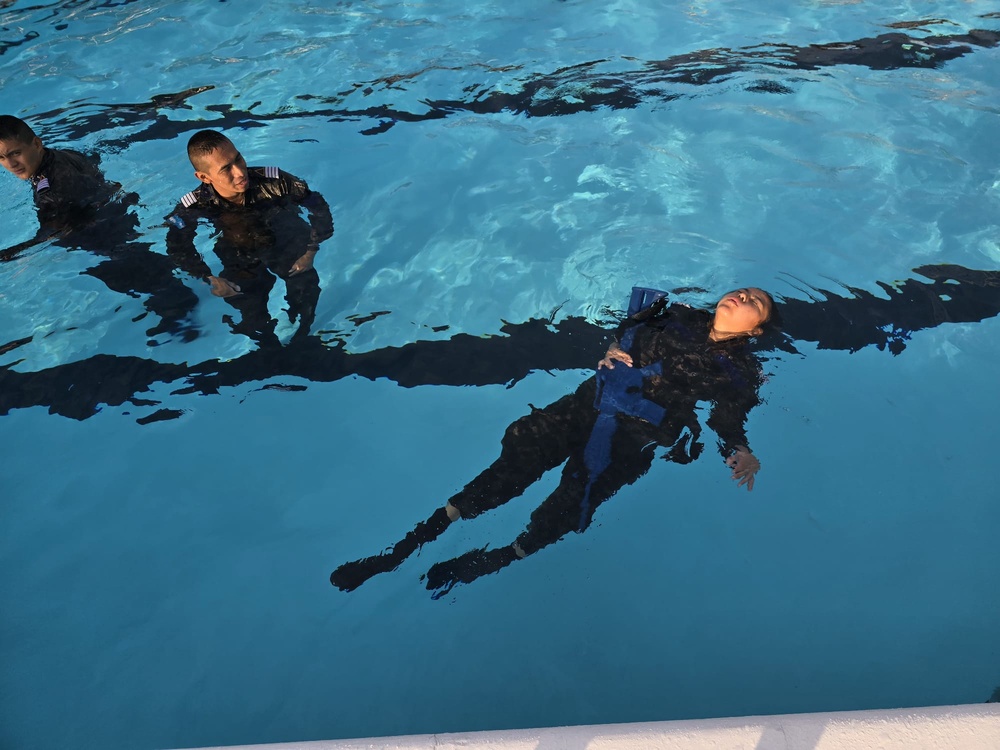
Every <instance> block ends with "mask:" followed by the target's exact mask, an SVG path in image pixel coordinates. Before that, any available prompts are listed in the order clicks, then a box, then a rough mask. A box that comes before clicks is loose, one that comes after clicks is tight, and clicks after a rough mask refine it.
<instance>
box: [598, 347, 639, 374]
mask: <svg viewBox="0 0 1000 750" xmlns="http://www.w3.org/2000/svg"><path fill="white" fill-rule="evenodd" d="M615 362H621V363H623V364H624V365H625V366H626V367H631V366H632V357H631V356H629V353H628V352H627V351H625V350H624V349H622V348H621V347H620V346H618V342H617V341H612V342H611V346H609V347H608V353H607V354H605V355H604V359H602V360H601V361H600V362H598V363H597V369H598V370H600V369H601V368H602V367H607V368H608V369H609V370H613V369H615Z"/></svg>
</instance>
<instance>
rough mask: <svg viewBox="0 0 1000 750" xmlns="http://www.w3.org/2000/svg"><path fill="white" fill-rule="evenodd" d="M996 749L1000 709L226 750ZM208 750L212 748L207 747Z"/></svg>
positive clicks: (988, 707)
mask: <svg viewBox="0 0 1000 750" xmlns="http://www.w3.org/2000/svg"><path fill="white" fill-rule="evenodd" d="M876 747H877V748H879V749H880V750H896V749H897V748H898V750H914V749H915V748H916V749H917V750H921V749H923V748H934V749H935V750H939V749H941V750H944V749H950V748H954V749H955V750H996V749H997V748H1000V703H977V704H966V705H957V706H930V707H923V708H900V709H891V710H869V711H836V712H830V713H811V714H776V715H773V716H745V717H732V718H723V719H686V720H682V721H661V722H645V723H635V724H594V725H584V726H573V727H548V728H539V729H512V730H505V731H483V732H460V733H454V734H422V735H407V736H399V737H374V738H365V739H351V740H330V741H314V742H288V743H280V744H271V745H239V746H229V747H228V748H227V750H237V748H243V749H244V750H250V748H254V749H255V750H263V749H264V748H273V749H274V750H457V749H458V748H463V750H479V749H485V748H489V749H490V750H651V749H655V750H721V749H723V748H725V749H727V750H728V749H732V750H869V749H870V748H876ZM205 750H211V749H208V748H206V749H205Z"/></svg>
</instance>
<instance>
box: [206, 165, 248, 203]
mask: <svg viewBox="0 0 1000 750" xmlns="http://www.w3.org/2000/svg"><path fill="white" fill-rule="evenodd" d="M247 172H248V178H247V180H248V182H247V189H246V190H244V191H243V202H242V203H236V202H234V201H230V200H226V199H225V198H223V197H222V196H221V195H219V194H218V193H217V192H216V191H215V186H214V185H208V184H205V185H203V186H202V187H204V188H205V190H207V191H208V200H209V202H210V203H213V204H215V205H216V206H221V207H223V208H243V207H244V206H249V205H250V204H251V203H252V202H253V200H252V198H251V195H250V190H251V188H252V187H253V186H254V180H253V178H252V176H249V175H250V170H247Z"/></svg>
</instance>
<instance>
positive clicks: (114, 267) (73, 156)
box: [0, 115, 198, 343]
mask: <svg viewBox="0 0 1000 750" xmlns="http://www.w3.org/2000/svg"><path fill="white" fill-rule="evenodd" d="M0 165H2V166H3V167H4V169H6V170H7V171H8V172H10V173H11V174H12V175H14V176H15V177H17V178H18V179H20V180H24V181H25V182H27V183H29V184H30V185H31V193H32V198H33V199H34V202H35V208H36V210H37V212H38V224H39V228H38V232H37V233H36V235H35V237H34V238H33V239H31V240H27V241H25V242H21V243H19V244H17V245H14V246H12V247H8V248H4V249H2V250H0V260H4V261H9V260H14V259H15V258H16V257H17V256H18V255H19V254H20V253H22V252H23V251H24V250H27V249H28V248H30V247H33V246H35V245H40V244H42V243H43V242H45V241H48V240H51V241H52V242H53V244H56V245H60V246H62V247H65V248H67V249H69V250H76V249H83V250H86V251H88V252H91V253H94V254H96V255H101V256H104V257H105V258H106V260H104V261H102V262H101V263H99V264H98V265H96V266H94V267H92V268H89V269H87V270H86V271H85V272H84V273H86V274H88V275H90V276H93V277H95V278H97V279H100V280H101V281H102V282H104V284H105V285H106V286H107V287H108V288H109V289H111V290H113V291H116V292H122V293H124V294H128V295H130V296H135V293H136V292H138V293H142V294H148V295H149V297H148V299H147V300H146V302H145V306H146V308H147V309H149V310H150V311H151V312H153V313H154V314H156V315H158V316H159V317H160V318H161V319H162V322H161V323H160V325H158V326H156V327H154V328H151V329H149V330H148V331H147V332H146V333H147V334H148V335H150V336H153V335H156V334H158V333H162V332H169V333H171V334H179V335H180V336H181V337H182V338H184V339H185V340H190V339H192V338H195V337H196V336H197V331H195V330H194V329H193V328H192V327H191V325H190V324H189V323H188V322H186V321H184V318H186V316H187V315H188V313H190V312H191V310H192V309H193V308H194V306H195V305H196V304H197V302H198V298H197V296H196V295H195V294H193V293H192V292H191V290H190V289H188V288H187V287H185V286H184V284H183V283H182V282H181V281H180V280H179V279H177V278H175V277H174V275H173V265H172V264H171V263H170V261H169V260H168V259H167V258H165V257H164V256H162V255H159V254H157V253H154V252H152V251H150V249H149V245H148V244H141V243H136V242H135V240H136V239H137V238H138V236H139V235H138V233H137V232H136V227H137V226H138V223H139V222H138V219H137V217H136V216H135V214H134V213H133V212H131V211H130V210H129V208H130V207H132V206H135V205H136V204H137V203H138V196H136V195H135V193H127V194H125V193H122V191H121V185H119V184H118V183H117V182H110V181H108V180H106V179H105V177H104V175H103V174H102V172H101V170H100V169H99V168H98V165H97V161H96V160H95V159H91V158H88V157H86V156H84V155H83V154H81V153H79V152H77V151H70V150H65V149H54V148H46V146H45V145H44V144H43V143H42V139H41V138H39V137H38V136H37V135H36V134H35V131H34V130H32V129H31V127H30V126H29V125H28V124H27V123H26V122H24V121H23V120H21V119H20V118H18V117H14V116H13V115H0ZM151 343H155V342H151Z"/></svg>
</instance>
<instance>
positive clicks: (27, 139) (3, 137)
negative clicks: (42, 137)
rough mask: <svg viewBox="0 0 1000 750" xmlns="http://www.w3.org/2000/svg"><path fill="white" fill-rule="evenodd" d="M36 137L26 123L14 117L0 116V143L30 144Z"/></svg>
mask: <svg viewBox="0 0 1000 750" xmlns="http://www.w3.org/2000/svg"><path fill="white" fill-rule="evenodd" d="M37 137H38V136H36V135H35V131H34V130H32V129H31V128H30V127H29V126H28V123H26V122H25V121H24V120H22V119H21V118H20V117H14V115H0V141H20V142H21V143H31V142H32V141H33V140H34V139H35V138H37Z"/></svg>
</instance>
